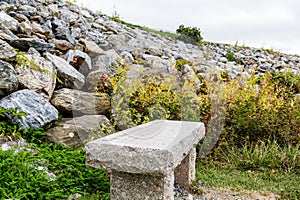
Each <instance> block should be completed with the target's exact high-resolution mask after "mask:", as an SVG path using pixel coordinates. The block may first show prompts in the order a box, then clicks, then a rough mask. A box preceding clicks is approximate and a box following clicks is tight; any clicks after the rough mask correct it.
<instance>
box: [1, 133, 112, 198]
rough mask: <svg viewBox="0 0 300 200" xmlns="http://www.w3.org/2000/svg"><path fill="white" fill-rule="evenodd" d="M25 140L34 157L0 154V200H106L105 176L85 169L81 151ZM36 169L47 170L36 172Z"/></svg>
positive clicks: (83, 152)
mask: <svg viewBox="0 0 300 200" xmlns="http://www.w3.org/2000/svg"><path fill="white" fill-rule="evenodd" d="M33 133H34V132H33ZM40 133H41V131H39V135H40V136H41V134H40ZM40 136H39V137H40ZM27 139H29V140H30V141H31V142H30V145H29V146H30V148H31V149H35V150H37V151H38V152H39V153H38V154H37V155H34V154H32V153H31V152H28V151H23V152H20V153H15V152H14V150H10V151H7V152H3V151H2V150H0V199H8V198H15V199H67V198H68V197H69V196H70V195H71V194H75V193H78V194H81V195H82V196H83V197H84V198H86V199H93V197H95V198H94V199H97V198H98V199H109V178H108V177H107V172H106V171H105V170H98V169H93V168H88V167H86V164H85V157H86V155H85V151H84V149H83V148H67V147H64V146H63V145H59V144H48V143H44V142H41V141H40V140H37V139H36V138H35V139H33V137H32V136H31V139H30V138H27ZM32 141H35V142H32ZM39 166H43V167H46V168H47V169H48V170H45V169H44V170H38V167H39ZM47 173H53V174H54V175H55V178H54V179H51V178H50V177H49V176H48V175H47ZM100 197H101V198H100Z"/></svg>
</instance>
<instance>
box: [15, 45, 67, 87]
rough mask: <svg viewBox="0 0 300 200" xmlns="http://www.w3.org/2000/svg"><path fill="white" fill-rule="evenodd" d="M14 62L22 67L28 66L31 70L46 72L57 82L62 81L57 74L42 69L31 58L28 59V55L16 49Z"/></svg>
mask: <svg viewBox="0 0 300 200" xmlns="http://www.w3.org/2000/svg"><path fill="white" fill-rule="evenodd" d="M16 62H17V64H18V65H19V66H21V67H23V68H27V67H29V68H30V69H33V70H37V71H39V72H44V73H47V74H50V75H51V76H53V77H54V78H55V79H56V80H57V81H58V82H59V83H62V81H61V80H60V79H59V78H58V77H57V75H56V74H55V73H53V72H51V71H50V70H48V69H44V68H42V67H41V66H39V65H38V64H36V63H35V62H34V60H33V59H30V58H29V57H28V56H26V55H24V53H22V52H20V51H18V50H17V58H16Z"/></svg>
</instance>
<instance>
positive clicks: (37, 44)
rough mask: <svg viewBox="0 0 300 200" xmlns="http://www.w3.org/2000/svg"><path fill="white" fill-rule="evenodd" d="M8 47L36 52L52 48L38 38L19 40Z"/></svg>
mask: <svg viewBox="0 0 300 200" xmlns="http://www.w3.org/2000/svg"><path fill="white" fill-rule="evenodd" d="M10 45H11V46H13V47H15V48H18V49H19V50H21V51H27V50H28V49H29V48H30V47H33V48H35V49H36V50H38V51H41V52H44V51H48V50H51V49H53V48H54V45H53V44H50V43H47V42H45V40H43V39H38V38H20V39H15V40H12V41H11V42H10Z"/></svg>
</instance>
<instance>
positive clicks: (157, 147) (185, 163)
mask: <svg viewBox="0 0 300 200" xmlns="http://www.w3.org/2000/svg"><path fill="white" fill-rule="evenodd" d="M204 134H205V127H204V124H203V123H201V122H186V121H169V120H156V121H152V122H149V123H147V124H143V125H140V126H137V127H134V128H130V129H127V130H124V131H121V132H118V133H116V134H112V135H109V136H106V137H103V138H100V139H97V140H95V141H92V142H88V143H87V144H86V146H85V150H86V154H87V166H90V167H94V168H104V169H107V170H110V171H111V180H110V181H111V189H110V190H111V199H112V200H115V199H122V200H125V199H130V200H140V199H143V200H144V199H145V200H148V199H149V200H150V199H151V200H154V199H155V200H160V199H161V200H167V199H168V200H169V199H173V198H174V194H173V185H174V179H175V181H176V182H177V183H179V184H180V185H181V186H182V187H185V188H188V187H189V186H190V184H191V183H192V181H193V180H194V178H195V159H196V149H195V145H196V144H197V143H198V142H199V141H200V140H201V139H202V138H203V137H204Z"/></svg>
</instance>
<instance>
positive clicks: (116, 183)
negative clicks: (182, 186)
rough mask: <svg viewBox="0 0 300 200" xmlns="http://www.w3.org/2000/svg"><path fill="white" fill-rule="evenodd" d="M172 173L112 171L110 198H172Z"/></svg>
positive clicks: (117, 199) (124, 199)
mask: <svg viewBox="0 0 300 200" xmlns="http://www.w3.org/2000/svg"><path fill="white" fill-rule="evenodd" d="M173 188H174V173H173V172H170V173H169V174H168V175H167V176H163V175H155V176H153V175H148V174H147V175H146V174H132V173H125V172H117V171H114V170H113V171H112V173H111V179H110V199H111V200H129V199H130V200H141V199H143V200H153V199H155V200H173V199H174V192H173Z"/></svg>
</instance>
